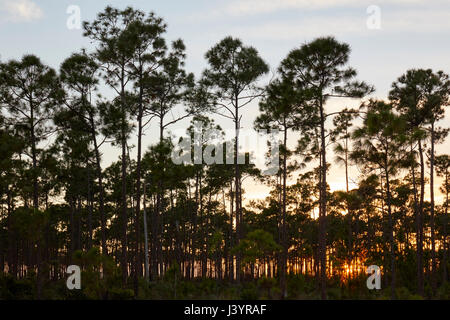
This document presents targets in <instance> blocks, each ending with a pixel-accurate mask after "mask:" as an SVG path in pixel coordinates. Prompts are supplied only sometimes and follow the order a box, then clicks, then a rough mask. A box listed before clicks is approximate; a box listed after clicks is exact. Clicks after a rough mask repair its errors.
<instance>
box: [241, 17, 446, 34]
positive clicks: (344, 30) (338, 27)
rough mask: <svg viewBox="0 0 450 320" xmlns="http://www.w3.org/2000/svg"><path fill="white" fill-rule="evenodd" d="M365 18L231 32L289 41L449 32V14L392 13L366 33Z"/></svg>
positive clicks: (281, 24) (279, 23) (300, 22)
mask: <svg viewBox="0 0 450 320" xmlns="http://www.w3.org/2000/svg"><path fill="white" fill-rule="evenodd" d="M366 19H367V16H364V15H343V16H331V17H330V16H316V17H310V18H305V19H302V20H295V21H273V22H265V23H262V24H257V25H253V26H249V27H236V28H235V30H234V33H236V34H239V35H240V36H246V37H251V38H257V39H275V40H280V39H281V40H291V39H295V40H297V39H305V38H313V37H317V36H324V35H336V36H343V35H363V36H371V35H383V34H388V33H389V34H393V33H394V34H395V33H419V34H423V33H434V32H447V33H448V32H450V11H437V10H428V11H427V10H420V11H419V10H411V11H403V10H401V11H392V12H387V13H386V14H383V15H382V16H381V29H380V30H369V29H368V28H367V26H366Z"/></svg>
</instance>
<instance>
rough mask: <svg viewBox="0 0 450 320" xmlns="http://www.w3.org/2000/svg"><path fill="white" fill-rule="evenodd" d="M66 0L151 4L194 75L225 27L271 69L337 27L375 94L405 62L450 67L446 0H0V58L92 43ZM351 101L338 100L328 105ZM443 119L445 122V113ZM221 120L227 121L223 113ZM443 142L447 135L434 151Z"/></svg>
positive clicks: (88, 8)
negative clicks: (72, 22)
mask: <svg viewBox="0 0 450 320" xmlns="http://www.w3.org/2000/svg"><path fill="white" fill-rule="evenodd" d="M70 5H77V6H79V8H80V10H81V19H82V20H83V21H84V20H88V21H90V20H92V19H94V18H95V16H96V15H97V13H98V12H100V11H102V10H103V9H104V7H105V6H106V5H112V6H115V7H119V8H123V7H126V6H129V5H130V6H133V7H135V8H138V9H141V10H144V11H154V12H155V13H156V14H157V15H159V16H162V17H163V18H164V20H165V21H166V23H167V24H168V33H167V38H168V39H169V40H174V39H177V38H182V39H183V40H184V41H185V44H186V46H187V54H188V57H187V64H186V68H187V70H188V71H191V72H194V73H195V74H196V75H197V76H199V75H200V73H201V71H202V70H203V69H204V68H205V66H206V65H205V60H204V53H205V52H206V51H207V50H208V49H209V48H210V47H211V46H212V45H214V44H215V43H216V42H218V41H219V40H221V39H222V38H223V37H225V36H227V35H232V36H236V37H239V38H241V39H242V40H243V41H244V43H245V44H248V45H253V46H255V47H256V48H257V49H258V51H259V52H260V54H261V56H262V57H263V58H264V59H265V60H266V61H267V62H268V63H269V64H270V67H271V69H273V70H276V68H277V67H278V64H279V62H280V61H281V60H282V59H283V58H284V57H285V56H286V55H287V53H288V52H289V50H291V49H293V48H295V47H298V46H300V45H301V44H302V43H304V42H306V41H309V40H312V39H314V38H315V37H318V36H324V35H335V36H336V37H337V39H338V40H340V41H344V42H347V43H349V44H350V45H351V47H352V54H351V59H350V64H351V65H352V66H353V67H354V68H356V69H357V71H358V74H359V76H358V78H359V79H361V80H365V81H367V82H369V83H371V84H373V85H374V86H375V87H376V90H377V91H376V92H375V94H374V95H375V96H377V97H379V98H385V97H386V95H387V93H388V91H389V88H390V85H391V83H392V82H393V81H394V80H395V79H396V78H397V77H398V76H400V75H401V74H402V73H404V72H405V71H406V70H407V69H409V68H413V67H415V68H432V69H434V70H443V71H445V72H446V73H450V54H449V53H450V1H448V0H428V1H426V0H390V1H387V0H385V1H383V0H379V1H375V0H369V1H366V0H320V1H313V0H229V1H221V0H209V1H206V0H191V1H173V0H165V1H161V0H153V1H148V0H147V1H144V0H136V1H117V0H115V1H103V0H95V1H92V0H90V1H88V0H79V1H76V0H72V1H66V0H0V44H1V45H0V58H1V60H2V61H5V60H8V59H18V58H20V57H21V56H22V55H23V54H25V53H33V54H36V55H38V56H40V57H41V59H42V60H43V61H44V62H45V63H47V64H49V65H51V66H52V67H54V68H56V69H57V68H58V67H59V65H60V63H61V62H62V61H63V60H64V59H65V58H66V57H68V56H69V55H70V54H71V53H72V52H74V51H78V50H79V49H80V48H82V47H85V48H87V49H92V46H91V45H90V43H89V41H88V40H87V39H84V38H83V37H82V30H69V29H68V28H67V26H66V22H67V19H68V17H69V14H67V12H66V11H67V8H68V7H69V6H70ZM371 5H376V6H378V8H379V9H380V13H381V16H380V18H381V19H380V22H381V29H369V28H368V27H367V24H366V23H367V19H368V18H369V16H370V14H368V13H367V8H368V7H369V6H371ZM352 103H355V102H349V101H342V100H336V101H333V102H331V103H330V106H329V108H330V109H339V108H342V107H344V106H347V105H351V104H352ZM245 115H246V117H245V119H244V120H243V126H244V127H247V128H250V127H251V126H252V122H253V120H254V118H255V116H256V115H257V106H256V105H253V106H249V110H248V112H246V114H245ZM449 116H450V114H448V115H447V117H448V118H450V117H449ZM442 124H443V125H446V126H450V121H444V122H443V123H442ZM221 125H222V126H223V127H227V126H231V124H230V123H227V122H225V121H224V122H223V123H221ZM149 136H150V135H149ZM151 142H152V141H151V138H149V139H148V144H150V143H151ZM292 143H293V144H294V143H295V141H292ZM449 147H450V144H449V143H448V142H446V143H445V144H443V145H441V146H440V147H439V148H438V152H446V151H448V150H449ZM104 153H105V158H106V159H105V162H106V163H109V162H110V161H108V160H115V159H117V158H116V155H117V153H116V150H114V149H113V148H110V147H108V148H107V149H106V150H105V151H104ZM338 173H339V172H338ZM355 175H357V172H356V171H355ZM342 180H343V179H342V176H341V175H334V176H332V177H330V183H331V185H332V188H333V189H336V188H339V187H340V181H342ZM333 183H335V186H334V187H333ZM256 193H257V191H255V194H256Z"/></svg>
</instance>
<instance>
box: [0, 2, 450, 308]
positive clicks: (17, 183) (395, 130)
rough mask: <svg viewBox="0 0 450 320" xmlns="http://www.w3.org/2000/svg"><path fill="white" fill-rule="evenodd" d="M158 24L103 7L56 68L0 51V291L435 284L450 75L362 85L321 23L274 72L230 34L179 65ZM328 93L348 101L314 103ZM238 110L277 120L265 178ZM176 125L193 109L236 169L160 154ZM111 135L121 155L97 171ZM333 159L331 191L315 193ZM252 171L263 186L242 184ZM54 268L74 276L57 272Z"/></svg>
mask: <svg viewBox="0 0 450 320" xmlns="http://www.w3.org/2000/svg"><path fill="white" fill-rule="evenodd" d="M166 33H167V25H166V22H165V21H164V20H163V19H162V18H160V17H159V16H158V15H157V14H155V13H153V12H150V13H145V12H142V11H140V10H136V9H134V8H131V7H128V8H126V9H123V10H122V9H116V8H113V7H106V8H105V9H104V11H103V12H100V13H98V15H97V17H96V19H94V20H93V21H87V22H84V23H83V35H84V37H86V38H87V39H89V40H90V41H91V43H92V45H93V46H94V48H95V49H94V50H92V52H88V51H87V50H86V49H80V50H79V51H78V52H75V53H73V54H72V55H71V56H69V57H67V58H66V59H65V60H64V62H63V63H62V64H61V65H60V67H59V69H58V70H54V69H53V68H51V67H49V66H48V65H46V64H45V63H44V62H43V61H42V60H41V58H39V57H37V56H35V55H32V54H26V55H24V56H23V57H22V58H21V59H17V60H10V61H0V177H1V178H0V300H3V299H5V300H8V299H57V300H66V299H68V300H73V299H98V300H103V299H105V300H108V299H450V283H449V275H448V268H449V266H450V264H449V259H448V258H449V237H448V234H447V227H448V225H449V213H448V207H449V204H450V203H449V193H450V156H449V155H448V154H445V153H443V154H439V153H437V151H436V148H437V147H438V146H439V145H442V144H443V143H444V142H445V140H446V138H447V135H448V133H449V128H446V127H443V126H442V124H443V121H442V120H444V117H445V111H446V107H447V106H449V105H450V79H449V75H448V74H446V73H445V72H443V71H434V70H431V69H410V70H405V72H404V74H402V75H399V76H398V78H397V79H392V81H393V82H392V85H391V87H390V88H391V89H390V92H389V97H388V98H387V99H377V98H375V97H374V96H373V94H374V92H375V88H374V87H373V86H372V85H371V84H370V82H369V81H368V82H365V81H361V80H360V79H358V76H357V70H355V69H354V68H352V67H351V66H350V65H349V59H350V56H351V48H350V45H349V44H347V43H342V42H339V41H338V40H337V39H336V38H334V37H332V36H328V37H320V38H316V39H314V40H312V41H310V42H305V43H303V44H299V46H298V47H296V48H293V49H292V50H291V51H290V52H288V53H287V55H286V56H285V58H284V59H283V60H282V61H281V63H280V64H279V66H276V67H277V69H276V73H275V74H274V75H273V76H270V67H269V65H268V64H267V63H266V62H265V61H264V60H263V58H262V57H261V56H260V54H259V53H258V51H257V49H256V48H254V47H252V46H247V45H245V44H244V43H243V42H242V41H241V40H240V39H238V38H234V37H231V36H230V37H226V38H224V39H222V40H221V41H219V42H217V44H215V45H214V46H213V47H212V48H210V49H209V50H208V51H207V52H206V53H205V55H204V58H205V62H206V68H205V70H204V72H203V73H202V74H201V77H195V76H194V74H193V73H190V72H188V71H187V70H186V68H185V62H186V59H187V56H186V47H185V45H184V43H183V41H182V40H181V39H179V40H175V41H172V42H169V41H167V40H166ZM267 78H271V79H270V80H269V81H266V82H264V81H265V80H264V81H262V79H267ZM365 80H370V79H365ZM262 83H264V84H262ZM344 98H345V99H351V100H352V101H357V102H358V103H357V104H358V105H359V107H358V108H349V107H346V106H345V105H343V106H342V108H341V109H340V110H339V111H336V112H335V111H334V110H333V111H330V110H329V108H328V106H329V102H330V101H333V100H335V99H344ZM339 101H341V100H339ZM344 101H347V100H344ZM344 103H345V102H344ZM249 108H259V113H258V116H257V118H256V120H255V121H254V124H253V126H254V127H253V128H252V129H253V130H259V129H266V130H274V129H276V130H278V132H279V135H278V138H277V141H272V142H271V143H270V144H269V145H268V148H269V149H270V148H274V146H275V144H277V146H278V148H279V152H278V156H279V162H278V166H277V168H276V169H277V170H276V172H275V174H274V175H264V174H262V171H261V168H258V167H257V166H255V165H254V164H252V163H251V161H250V158H251V157H252V155H251V154H250V153H248V152H247V153H244V154H240V155H239V147H238V146H239V143H240V138H241V136H240V132H241V129H242V125H241V121H242V118H243V117H244V118H245V117H246V116H248V113H249V111H248V109H249ZM223 119H227V121H231V122H232V123H233V125H234V127H233V128H232V129H233V132H234V137H233V139H231V141H225V140H226V139H225V138H224V135H223V134H222V132H223V128H221V126H220V125H219V124H218V122H220V121H221V120H223ZM186 120H189V121H191V125H189V126H187V127H186V128H183V130H185V136H186V137H193V136H194V135H196V134H197V135H198V134H199V133H198V132H197V131H198V127H197V126H196V125H195V123H201V124H202V127H201V130H204V131H205V132H206V131H208V130H211V129H214V130H215V131H214V132H219V134H218V136H219V138H220V139H218V140H219V142H217V144H218V145H217V148H216V149H214V150H215V151H214V152H219V151H218V150H223V149H221V148H220V145H224V144H227V143H228V144H231V145H233V146H234V149H233V151H234V152H232V155H231V157H232V164H227V163H212V164H207V163H205V162H202V163H197V162H195V163H190V162H189V161H188V162H186V163H181V164H175V163H174V162H173V161H172V158H171V155H172V153H173V152H174V150H175V149H176V148H177V146H178V145H179V143H180V140H182V138H180V139H178V138H175V137H174V136H173V135H172V134H171V130H172V129H173V128H179V126H180V123H184V122H185V121H186ZM149 128H156V129H157V132H158V136H157V137H156V139H155V141H156V142H155V143H154V144H152V145H151V146H150V147H148V148H146V147H144V145H146V141H148V139H149V136H148V135H146V132H147V131H146V130H148V129H149ZM200 136H201V137H202V139H201V141H199V142H198V143H199V144H200V145H199V146H197V147H200V148H201V150H205V149H206V148H207V146H208V143H209V142H210V140H212V138H211V137H210V136H208V135H207V134H205V135H202V132H200ZM216 138H217V137H216ZM132 140H133V142H132ZM134 141H136V144H134ZM215 141H217V139H216V140H215ZM220 141H221V142H220ZM107 145H112V146H113V148H116V149H117V150H120V156H119V157H118V158H117V159H115V160H114V161H112V163H111V164H110V165H109V166H105V165H104V161H105V155H104V150H105V147H106V146H107ZM130 151H132V152H130ZM134 154H136V156H134ZM239 156H241V157H243V158H244V159H245V161H244V162H243V163H240V162H239V161H238V158H239ZM351 168H357V169H358V171H357V172H358V175H354V176H351V172H353V171H351V170H350V169H351ZM336 170H345V177H344V178H345V181H344V184H345V186H346V187H345V189H344V190H337V191H333V190H331V189H330V186H329V181H327V179H328V178H329V177H330V176H331V175H333V174H335V172H336ZM244 180H245V181H244ZM246 181H252V183H251V184H248V183H247V184H246V183H245V182H246ZM351 181H356V184H352V183H351ZM252 184H253V185H264V186H266V187H267V188H268V189H270V192H269V193H268V194H267V195H266V197H265V198H264V199H248V198H246V190H245V189H246V188H247V189H248V188H249V187H251V186H252ZM244 186H245V188H244ZM435 199H436V200H439V201H435ZM441 199H442V200H441ZM70 265H78V266H80V268H81V270H82V273H81V284H82V288H81V290H68V288H67V287H66V280H67V277H68V274H67V267H68V266H70ZM371 265H377V266H379V267H380V268H381V282H382V283H381V289H379V290H369V289H368V288H367V286H366V280H367V277H368V274H367V272H366V269H367V267H368V266H371Z"/></svg>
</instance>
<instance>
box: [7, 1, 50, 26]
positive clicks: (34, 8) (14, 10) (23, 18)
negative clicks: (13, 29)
mask: <svg viewBox="0 0 450 320" xmlns="http://www.w3.org/2000/svg"><path fill="white" fill-rule="evenodd" d="M0 12H1V13H2V18H3V20H5V21H12V22H28V21H33V20H38V19H40V18H42V16H43V11H42V9H41V8H40V7H39V6H38V5H37V4H36V3H35V2H33V1H31V0H0Z"/></svg>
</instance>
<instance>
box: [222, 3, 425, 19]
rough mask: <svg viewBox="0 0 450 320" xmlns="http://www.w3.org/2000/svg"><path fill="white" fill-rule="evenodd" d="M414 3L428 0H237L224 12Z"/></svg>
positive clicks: (233, 14)
mask: <svg viewBox="0 0 450 320" xmlns="http://www.w3.org/2000/svg"><path fill="white" fill-rule="evenodd" d="M383 3H386V4H389V5H397V4H398V5H413V4H421V3H422V4H423V3H427V1H426V0H377V1H376V3H374V0H235V1H233V2H231V3H229V4H228V5H227V6H226V7H225V8H224V10H223V11H224V12H225V13H227V14H229V15H232V16H242V15H255V14H261V13H270V12H275V11H279V10H289V9H291V10H292V9H309V10H316V9H324V8H334V7H361V6H369V5H372V4H377V5H380V4H383Z"/></svg>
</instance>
